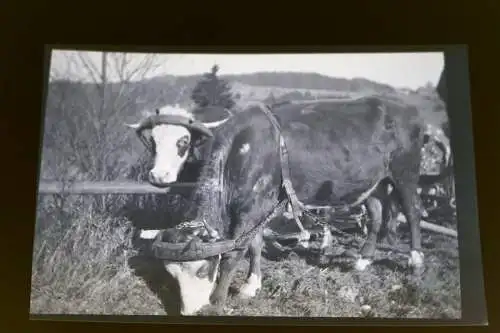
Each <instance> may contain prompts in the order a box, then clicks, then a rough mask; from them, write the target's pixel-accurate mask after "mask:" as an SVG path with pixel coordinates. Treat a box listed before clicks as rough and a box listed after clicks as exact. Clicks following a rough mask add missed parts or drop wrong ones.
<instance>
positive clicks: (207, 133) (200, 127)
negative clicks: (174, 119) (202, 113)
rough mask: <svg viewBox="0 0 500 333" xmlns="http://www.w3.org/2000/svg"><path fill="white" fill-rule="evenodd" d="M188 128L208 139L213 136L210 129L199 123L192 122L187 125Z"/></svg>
mask: <svg viewBox="0 0 500 333" xmlns="http://www.w3.org/2000/svg"><path fill="white" fill-rule="evenodd" d="M189 127H190V128H192V129H194V130H196V131H198V132H199V133H201V134H203V135H205V136H208V137H210V138H211V137H213V136H214V134H213V133H212V131H211V130H210V128H208V127H207V126H205V125H204V124H203V123H201V122H198V121H194V122H192V123H191V124H189Z"/></svg>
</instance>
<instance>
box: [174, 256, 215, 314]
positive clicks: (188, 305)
mask: <svg viewBox="0 0 500 333" xmlns="http://www.w3.org/2000/svg"><path fill="white" fill-rule="evenodd" d="M219 260H220V258H219ZM219 260H217V261H216V262H214V263H213V264H214V265H216V266H215V269H214V270H213V271H212V270H211V269H210V267H211V266H212V263H211V262H210V261H209V260H198V261H190V262H183V263H176V262H166V263H165V264H164V265H165V269H166V271H167V272H168V273H169V274H170V275H172V277H173V278H174V279H175V280H177V282H178V284H179V289H180V294H181V302H182V304H181V315H183V316H192V315H195V314H196V312H198V311H199V310H201V308H202V307H204V306H205V305H209V304H210V294H211V293H212V290H213V289H214V287H215V280H216V279H215V276H216V275H217V271H218V269H219V263H220V261H219ZM210 273H214V274H213V275H212V276H211V274H210Z"/></svg>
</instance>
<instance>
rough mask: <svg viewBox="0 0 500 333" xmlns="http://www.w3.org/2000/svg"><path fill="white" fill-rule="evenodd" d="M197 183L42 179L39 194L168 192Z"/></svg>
mask: <svg viewBox="0 0 500 333" xmlns="http://www.w3.org/2000/svg"><path fill="white" fill-rule="evenodd" d="M194 185H195V183H172V184H170V185H169V186H168V187H166V188H158V187H155V186H153V185H150V184H148V183H138V182H132V181H113V182H109V181H108V182H105V181H102V182H73V183H67V184H64V183H61V182H56V181H49V182H47V181H41V182H40V183H39V185H38V194H59V193H61V194H62V193H65V194H72V195H83V194H84V195H92V194H166V193H168V190H169V188H172V187H178V188H179V187H192V186H194Z"/></svg>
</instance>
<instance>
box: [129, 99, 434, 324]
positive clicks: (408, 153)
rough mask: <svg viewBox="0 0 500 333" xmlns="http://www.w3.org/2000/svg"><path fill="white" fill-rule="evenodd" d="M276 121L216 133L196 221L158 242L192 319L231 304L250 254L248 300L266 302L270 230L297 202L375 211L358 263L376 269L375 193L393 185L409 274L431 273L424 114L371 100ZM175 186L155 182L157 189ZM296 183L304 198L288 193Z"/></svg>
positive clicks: (283, 111)
mask: <svg viewBox="0 0 500 333" xmlns="http://www.w3.org/2000/svg"><path fill="white" fill-rule="evenodd" d="M273 115H274V116H272V115H271V116H270V113H268V112H267V111H266V110H265V106H258V105H257V106H253V107H249V108H248V109H247V110H246V111H245V112H241V113H239V114H237V115H234V116H233V117H231V118H229V119H227V120H226V121H225V122H224V123H223V124H221V125H220V126H219V127H218V129H217V131H215V132H214V133H212V135H213V137H212V138H211V139H210V145H211V146H210V158H209V159H208V160H207V161H206V162H205V163H204V165H203V166H202V168H201V173H200V176H199V178H198V181H199V183H198V185H197V186H196V187H195V189H194V191H193V194H192V205H191V207H190V209H189V211H188V213H187V215H186V216H187V217H188V221H187V222H186V223H183V224H181V225H179V226H177V227H175V228H172V229H167V230H163V231H162V232H160V233H158V235H157V237H156V239H155V242H154V243H153V251H154V252H155V254H156V256H157V257H159V258H162V259H163V260H164V263H165V268H166V270H167V271H168V272H169V273H170V274H171V275H172V276H173V277H174V278H175V279H176V280H177V281H178V283H179V287H180V292H181V300H182V306H181V308H182V312H181V313H182V314H183V315H190V314H194V313H196V312H197V311H198V310H199V309H200V308H201V307H202V306H204V305H207V304H209V303H210V301H211V302H212V303H216V304H223V303H224V301H225V299H226V297H227V293H228V288H229V284H230V283H231V281H232V278H233V275H234V272H235V268H236V265H237V263H238V262H239V261H240V260H241V259H242V258H243V256H244V254H245V253H246V252H247V251H248V252H249V254H250V269H249V272H248V277H247V280H246V282H245V284H244V285H243V286H242V287H241V288H240V290H239V292H240V295H241V296H244V297H252V296H254V295H255V294H256V292H257V290H258V289H260V287H261V277H262V274H261V270H260V258H261V250H262V245H263V242H262V230H263V227H264V226H265V224H266V222H267V221H269V220H270V219H271V218H272V217H273V216H276V215H277V214H278V213H279V212H280V211H281V210H282V209H284V205H285V204H287V203H288V201H287V199H288V200H290V202H293V201H292V200H291V198H293V197H296V199H297V200H296V202H299V203H301V205H302V206H303V205H304V204H305V205H315V206H322V205H323V206H326V205H327V206H333V207H339V208H345V207H352V206H355V205H359V204H362V203H365V204H366V206H367V208H368V211H369V213H370V215H371V217H372V220H373V221H374V222H373V226H372V229H371V231H370V235H369V237H368V238H367V240H366V242H365V244H364V246H363V248H362V249H361V253H360V254H361V255H360V258H359V259H358V262H359V261H365V262H366V261H369V259H370V258H371V257H372V256H373V254H374V250H375V242H376V234H377V233H378V231H379V227H380V221H381V220H382V215H383V209H382V208H383V207H382V206H383V205H382V204H381V202H380V200H377V199H376V198H375V197H374V196H372V194H373V193H374V191H375V190H376V189H377V188H379V184H385V183H389V184H390V185H391V186H392V187H393V193H395V194H396V195H397V200H398V202H399V203H400V205H401V208H402V212H403V214H404V215H405V217H406V220H407V221H408V222H409V224H410V231H411V254H410V258H409V265H410V266H411V267H416V268H418V267H421V266H422V265H423V254H422V252H421V240H420V226H419V222H420V210H419V206H420V198H419V195H418V193H417V187H418V183H419V179H420V174H419V173H420V162H421V148H422V146H423V143H424V132H425V126H424V125H423V124H421V123H420V120H419V119H420V118H419V117H418V110H417V109H416V108H415V107H412V106H403V105H399V104H397V103H395V102H392V101H388V100H385V99H383V98H379V97H364V98H360V99H357V100H352V101H327V102H317V103H304V104H300V103H298V104H289V105H282V106H279V107H276V108H275V109H274V110H273ZM274 117H275V119H277V120H278V123H279V124H278V125H275V124H274V123H273V121H272V119H273V118H274ZM280 127H281V129H280ZM137 128H138V127H137ZM154 130H155V128H153V131H154ZM275 135H281V138H282V139H283V141H281V140H278V139H277V138H276V137H275ZM158 137H159V136H157V138H158ZM283 142H284V143H286V146H287V148H285V150H287V153H283V151H284V148H283V144H282V143H283ZM157 151H158V149H157ZM283 156H285V157H283ZM156 161H158V159H156ZM287 170H288V171H287ZM172 179H173V177H172V176H171V175H169V177H166V176H161V177H158V176H156V177H154V176H152V177H151V181H152V182H153V183H154V184H156V185H157V186H164V185H167V184H168V181H171V180H172ZM291 180H293V187H294V188H295V190H296V193H295V191H294V190H292V191H290V187H289V186H288V189H287V186H283V185H286V184H290V183H291ZM363 265H364V266H366V263H364V264H363ZM217 277H218V281H216V280H217Z"/></svg>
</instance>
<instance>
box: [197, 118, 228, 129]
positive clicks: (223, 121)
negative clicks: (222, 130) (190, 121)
mask: <svg viewBox="0 0 500 333" xmlns="http://www.w3.org/2000/svg"><path fill="white" fill-rule="evenodd" d="M229 118H231V117H227V118H226V119H222V120H219V121H213V122H210V123H202V124H203V125H204V126H205V127H206V128H215V127H218V126H220V125H222V124H224V123H225V122H226V121H228V120H229Z"/></svg>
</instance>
